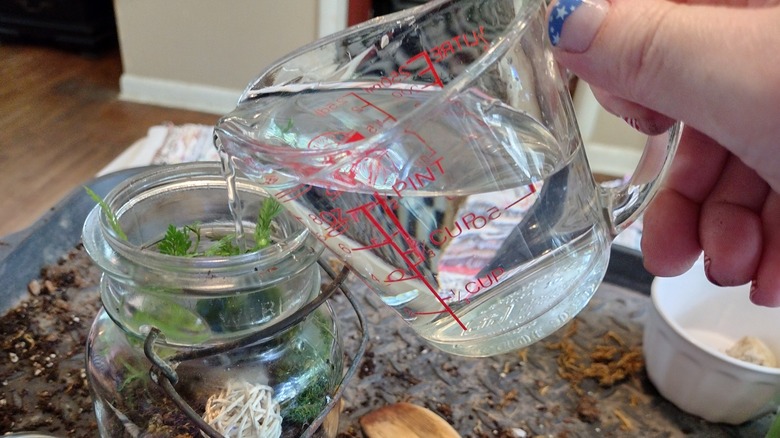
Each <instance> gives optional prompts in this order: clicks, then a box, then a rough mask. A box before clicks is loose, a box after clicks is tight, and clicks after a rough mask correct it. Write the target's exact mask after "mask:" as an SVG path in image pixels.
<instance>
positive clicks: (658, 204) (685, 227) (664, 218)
mask: <svg viewBox="0 0 780 438" xmlns="http://www.w3.org/2000/svg"><path fill="white" fill-rule="evenodd" d="M698 218H699V204H698V203H696V202H693V201H691V200H690V199H689V198H686V197H685V196H683V195H681V194H680V193H679V192H676V191H674V190H672V189H666V188H665V189H661V190H660V191H659V192H658V194H657V195H656V197H655V199H654V200H653V203H652V204H651V205H650V206H649V207H648V208H647V210H646V211H645V213H644V216H643V219H642V242H641V246H642V257H643V262H644V266H645V269H647V270H648V271H649V272H650V273H652V274H654V275H658V276H661V277H671V276H675V275H680V274H682V273H684V272H685V271H687V270H688V269H690V268H691V266H693V264H694V263H695V262H696V259H697V258H698V257H699V254H701V245H700V244H699V236H698V222H699V219H698Z"/></svg>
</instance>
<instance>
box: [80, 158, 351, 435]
mask: <svg viewBox="0 0 780 438" xmlns="http://www.w3.org/2000/svg"><path fill="white" fill-rule="evenodd" d="M236 189H237V192H238V195H239V199H240V200H241V203H242V205H241V208H239V210H240V213H239V214H240V217H241V218H242V224H243V227H244V230H245V232H246V234H247V235H250V234H251V233H252V232H253V230H254V227H255V224H256V222H257V215H258V211H259V209H260V205H261V204H262V202H263V201H264V200H265V199H266V198H267V194H266V193H265V192H264V191H263V190H262V189H261V188H260V187H258V186H257V185H256V184H253V183H251V182H249V181H247V180H244V179H238V180H237V181H236ZM104 203H105V206H104V208H107V209H109V210H110V211H112V212H113V214H114V216H115V219H116V222H117V224H118V227H116V226H114V225H112V220H111V218H110V217H109V215H107V214H106V213H105V211H104V209H103V208H101V207H100V206H96V207H95V208H94V209H93V211H92V212H91V213H90V215H89V216H88V218H87V219H86V221H85V224H84V231H83V240H84V246H85V248H86V249H87V252H88V253H89V255H90V257H91V258H92V259H93V260H94V262H95V263H96V264H97V266H98V267H99V268H100V269H101V270H102V272H103V276H102V279H101V282H100V295H101V299H102V301H103V310H101V312H100V314H99V315H98V317H97V318H96V320H95V321H94V323H93V326H92V329H91V332H90V334H89V338H88V342H87V374H88V376H89V381H90V385H91V390H92V393H93V400H94V405H95V413H96V415H97V420H98V425H99V430H100V434H101V436H103V437H111V438H115V437H122V436H127V437H135V436H147V437H158V436H159V437H171V436H202V435H201V433H200V431H199V429H198V427H197V426H196V425H195V423H194V422H193V421H191V420H190V419H188V418H187V417H186V416H185V414H184V412H183V411H182V410H181V409H180V408H178V407H177V405H176V404H175V401H174V400H173V399H172V398H171V397H170V396H169V394H168V393H166V392H165V390H164V388H163V386H161V385H159V384H158V383H157V380H158V378H161V377H160V376H159V375H155V374H154V373H150V370H152V369H153V367H152V363H151V362H150V359H149V353H148V352H145V351H144V343H145V340H147V339H148V337H149V334H150V333H151V332H154V333H156V334H157V333H159V336H158V337H156V338H154V340H153V342H149V344H150V345H151V349H152V351H153V352H154V353H153V354H155V355H156V356H157V357H158V358H160V359H162V361H164V362H165V363H167V364H170V365H171V366H172V369H174V370H175V371H174V372H175V374H176V375H177V380H176V381H175V382H172V383H174V385H173V388H174V389H175V392H176V393H178V395H180V396H181V398H182V399H183V401H184V402H186V404H187V405H189V406H190V407H191V408H192V409H193V410H194V412H195V413H196V414H198V415H199V416H201V417H202V418H204V419H205V421H206V422H207V423H209V424H212V425H215V424H219V426H216V427H215V429H216V430H217V431H219V432H221V433H222V434H229V435H230V436H231V437H232V436H241V433H240V431H242V430H243V433H244V435H243V436H254V435H257V434H258V433H259V432H258V430H260V431H262V432H261V433H262V436H269V437H273V436H296V437H297V436H301V435H302V434H303V432H304V431H305V430H306V429H307V427H308V426H309V425H310V424H312V423H313V422H314V420H315V419H317V418H319V419H321V418H322V415H324V414H325V411H326V410H327V408H328V407H329V406H332V403H329V402H330V401H331V397H332V394H333V391H334V389H335V388H336V387H337V386H338V385H339V384H341V383H342V371H343V347H342V344H341V338H340V337H339V333H338V325H337V323H336V320H335V317H334V314H333V311H332V309H331V308H330V307H329V306H328V304H327V303H325V304H324V305H320V306H317V307H314V308H313V309H314V310H313V311H310V310H308V309H309V308H310V307H311V306H305V305H306V304H307V303H310V302H311V301H312V300H313V299H314V298H315V297H317V296H318V295H319V291H320V286H321V276H320V269H319V266H318V264H317V263H316V262H317V260H318V258H319V256H320V254H321V252H322V246H321V245H320V244H319V243H318V242H317V240H316V239H315V238H314V237H313V236H311V234H310V233H308V232H307V231H306V229H305V228H304V227H303V226H302V225H301V224H300V223H299V221H297V220H296V219H295V218H293V217H292V216H290V215H289V213H286V212H285V211H284V210H282V212H281V213H280V214H279V215H278V216H276V217H275V218H274V220H273V224H272V231H271V244H270V245H269V246H267V247H265V248H262V249H260V250H256V251H249V252H246V253H243V254H240V255H236V256H204V257H183V256H172V255H166V254H162V253H160V252H159V251H156V250H155V249H154V246H155V245H156V244H157V243H158V242H159V241H160V240H161V239H162V238H163V236H164V235H165V234H166V230H167V229H168V227H169V225H173V226H175V227H178V228H181V227H184V226H188V225H191V226H193V227H197V228H198V230H199V236H200V244H201V245H208V244H209V243H208V242H210V241H214V240H218V239H219V238H221V237H224V236H226V235H228V234H231V233H235V230H236V226H235V222H234V221H233V219H232V215H231V211H230V210H231V209H230V208H229V205H228V196H227V183H226V180H225V178H224V177H223V176H222V174H221V171H220V166H219V165H218V164H217V163H190V164H182V165H173V166H164V167H160V168H153V169H151V170H149V171H146V172H143V173H141V174H139V175H137V176H135V177H132V178H130V179H128V180H126V181H124V182H123V183H120V185H119V186H117V187H116V188H115V189H114V190H112V191H111V192H110V193H109V194H108V195H107V196H106V198H105V199H104ZM194 224H197V225H194ZM120 230H121V231H120ZM122 233H124V235H126V238H125V237H123V236H122ZM204 242H206V243H204ZM304 306H305V307H304ZM304 311H305V312H309V313H308V314H305V315H304V314H302V313H301V312H304ZM291 318H295V321H299V322H296V323H294V324H286V325H288V326H289V327H288V328H286V329H284V330H281V331H276V332H275V333H271V334H269V335H267V336H265V335H262V333H265V332H268V328H269V327H271V326H274V325H276V324H279V323H281V324H283V325H284V322H285V321H290V320H291ZM263 330H265V332H263ZM253 334H260V335H261V336H260V338H258V337H257V336H254V337H253V336H252V335H253ZM247 339H251V342H241V341H242V340H247ZM204 352H205V353H204ZM169 380H170V379H169ZM331 415H335V416H336V419H335V421H336V423H337V422H338V420H337V416H338V411H337V410H333V411H332V412H331ZM331 415H329V417H331ZM330 421H334V420H333V419H332V418H328V422H330ZM279 426H281V428H280V427H279ZM253 428H254V429H253ZM307 433H310V431H309V432H307ZM317 434H318V435H319V436H334V435H335V430H331V429H328V428H326V427H323V428H320V429H319V430H318V432H317Z"/></svg>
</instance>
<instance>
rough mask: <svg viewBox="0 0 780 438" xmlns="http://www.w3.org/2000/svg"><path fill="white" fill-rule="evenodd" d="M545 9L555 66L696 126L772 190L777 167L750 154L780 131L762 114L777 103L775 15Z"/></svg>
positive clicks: (667, 5)
mask: <svg viewBox="0 0 780 438" xmlns="http://www.w3.org/2000/svg"><path fill="white" fill-rule="evenodd" d="M549 11H550V12H549V34H550V39H551V41H552V43H553V45H554V46H555V47H556V49H555V56H556V59H557V60H558V62H560V63H561V64H562V65H563V66H565V67H566V68H568V69H569V70H571V71H572V72H574V73H575V74H577V76H579V77H580V78H582V79H583V80H585V81H586V82H588V83H590V84H592V85H594V86H596V87H603V88H608V89H609V90H610V91H611V92H613V93H614V94H615V95H617V96H619V97H621V98H623V99H625V100H628V101H631V102H636V103H638V104H640V105H642V106H644V107H647V108H650V109H652V110H654V111H657V112H659V113H661V114H664V115H666V116H668V117H670V118H672V119H675V120H682V121H684V122H686V123H688V124H690V125H692V126H696V127H697V128H698V129H700V130H702V131H703V132H705V133H707V135H709V136H710V137H713V138H714V139H716V140H717V141H718V143H720V144H722V145H724V146H725V147H727V148H729V149H730V150H731V151H732V152H735V153H736V154H737V155H739V156H740V157H741V158H742V159H743V160H744V161H745V162H746V163H747V164H748V165H749V166H751V167H754V168H756V169H758V170H759V173H760V174H762V176H764V178H765V179H768V180H769V181H770V182H771V183H773V184H775V185H777V186H780V171H778V170H777V169H776V167H778V166H775V165H770V164H771V163H766V160H765V159H764V157H762V156H761V152H760V151H761V148H756V147H755V146H756V145H757V144H760V145H765V146H770V145H772V144H774V143H772V142H773V141H775V140H776V138H777V134H778V132H780V128H778V124H777V121H776V118H775V117H770V116H769V114H774V113H775V112H776V109H777V102H778V101H779V99H780V70H778V69H777V65H778V62H780V55H778V53H777V52H776V51H772V50H769V51H768V50H767V49H766V48H767V47H777V46H780V26H777V23H778V22H780V8H778V7H765V8H735V7H723V6H708V5H687V4H684V5H681V4H676V3H672V2H668V1H663V0H645V1H641V2H635V1H624V0H610V1H607V0H558V1H557V2H555V3H554V4H553V5H551V6H550V8H549ZM694 60H695V61H694ZM725 66H728V68H724V67H725ZM747 78H749V79H747ZM734 108H740V109H741V110H739V111H734ZM770 177H771V178H770Z"/></svg>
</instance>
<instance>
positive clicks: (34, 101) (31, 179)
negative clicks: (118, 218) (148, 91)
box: [0, 44, 218, 236]
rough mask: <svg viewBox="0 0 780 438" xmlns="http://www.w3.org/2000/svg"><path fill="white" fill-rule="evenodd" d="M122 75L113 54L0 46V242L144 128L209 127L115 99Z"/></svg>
mask: <svg viewBox="0 0 780 438" xmlns="http://www.w3.org/2000/svg"><path fill="white" fill-rule="evenodd" d="M121 73H122V65H121V60H120V57H119V54H118V52H117V51H112V52H110V53H107V54H105V55H102V56H99V57H95V56H91V57H87V56H84V55H81V54H78V53H73V52H67V51H62V50H58V49H52V48H46V47H39V46H21V45H3V44H0V190H2V193H0V236H5V235H7V234H8V233H11V232H14V231H17V230H20V229H22V228H24V227H26V226H28V225H29V224H31V223H33V222H34V221H35V220H36V219H37V218H38V217H40V216H41V215H42V214H44V213H45V212H46V210H47V209H49V208H50V207H52V206H53V205H54V204H56V202H57V201H58V200H60V199H62V198H63V197H64V196H65V195H67V194H68V193H69V192H70V191H71V190H73V189H74V188H76V187H78V186H80V185H81V184H83V183H84V182H86V181H89V180H90V179H92V178H93V177H94V175H95V173H97V172H98V171H99V170H100V169H102V168H103V167H104V166H105V165H106V164H108V163H109V162H110V161H111V160H112V159H113V158H115V157H116V156H117V155H118V154H119V153H120V152H122V151H123V150H124V149H125V148H127V147H128V146H130V145H131V144H132V143H133V142H134V141H136V140H138V139H140V138H142V137H144V136H146V132H147V130H148V129H149V127H151V126H154V125H158V124H161V123H164V122H171V123H175V124H181V123H204V124H214V123H215V122H216V120H217V117H218V116H217V115H212V114H203V113H198V112H191V111H182V110H175V109H170V108H162V107H156V106H150V105H141V104H136V103H130V102H123V101H120V100H118V94H119V76H120V74H121Z"/></svg>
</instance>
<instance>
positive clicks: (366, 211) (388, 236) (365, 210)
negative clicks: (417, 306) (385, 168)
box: [348, 193, 468, 330]
mask: <svg viewBox="0 0 780 438" xmlns="http://www.w3.org/2000/svg"><path fill="white" fill-rule="evenodd" d="M374 199H375V200H376V203H367V204H363V205H361V206H360V207H357V208H355V209H352V210H349V211H348V213H350V214H352V215H355V214H357V213H362V214H363V215H364V216H365V218H366V219H367V220H368V221H369V222H370V223H371V224H372V225H373V226H374V228H376V230H377V231H379V233H380V234H381V235H382V236H383V237H384V238H385V240H384V241H380V242H377V241H372V244H371V245H369V246H365V247H360V248H353V250H354V251H360V250H365V249H373V248H377V247H380V246H384V245H388V246H390V247H392V248H393V250H394V251H395V252H396V253H397V254H398V255H400V256H401V259H403V261H404V263H405V264H406V266H407V267H408V268H409V270H411V271H412V273H414V275H413V276H411V277H406V276H404V275H403V274H402V275H401V277H400V278H396V279H392V280H391V279H389V278H388V279H387V280H386V281H388V282H391V281H405V280H412V279H418V280H420V281H422V282H423V284H424V285H425V287H427V288H428V290H429V291H430V292H431V293H432V294H433V296H434V297H436V299H437V300H438V301H439V303H441V305H442V307H444V311H446V312H447V313H449V314H450V316H452V318H453V319H454V320H455V322H457V323H458V325H460V327H461V328H462V329H463V330H468V329H467V328H466V325H465V324H463V322H461V320H460V319H459V318H458V316H457V315H455V312H453V310H452V309H451V308H450V306H448V305H447V303H446V302H445V301H444V300H443V299H442V297H441V296H440V295H439V294H438V292H436V289H435V288H434V287H433V285H431V283H430V281H428V279H427V278H425V276H424V275H423V274H422V272H420V270H419V269H418V268H417V265H419V264H420V263H422V261H423V259H424V257H423V256H422V255H421V254H420V250H419V245H418V244H417V241H416V240H414V239H413V238H412V236H410V235H409V233H407V232H406V231H405V230H404V228H403V226H402V225H401V222H400V221H399V220H398V217H397V216H396V215H395V213H394V212H393V210H392V209H391V208H390V206H389V205H388V204H387V201H386V200H385V199H384V198H383V197H382V196H381V195H379V193H374ZM375 205H379V206H380V207H381V208H382V211H383V212H384V213H385V215H387V217H388V218H389V219H390V220H391V222H392V223H393V225H395V227H396V231H394V232H392V233H390V232H388V230H386V229H384V228H383V227H382V224H380V223H379V221H378V220H377V219H376V217H374V215H373V214H372V213H371V211H370V208H372V207H374V206H375ZM399 234H400V235H401V237H402V238H403V239H404V241H406V242H407V244H408V245H409V246H410V247H411V248H412V249H411V250H408V251H404V250H403V249H402V248H401V247H399V246H398V244H397V243H396V242H395V241H394V240H393V237H396V236H398V235H399ZM410 255H412V256H413V257H414V258H415V259H416V260H412V258H410ZM393 272H397V271H393Z"/></svg>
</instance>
